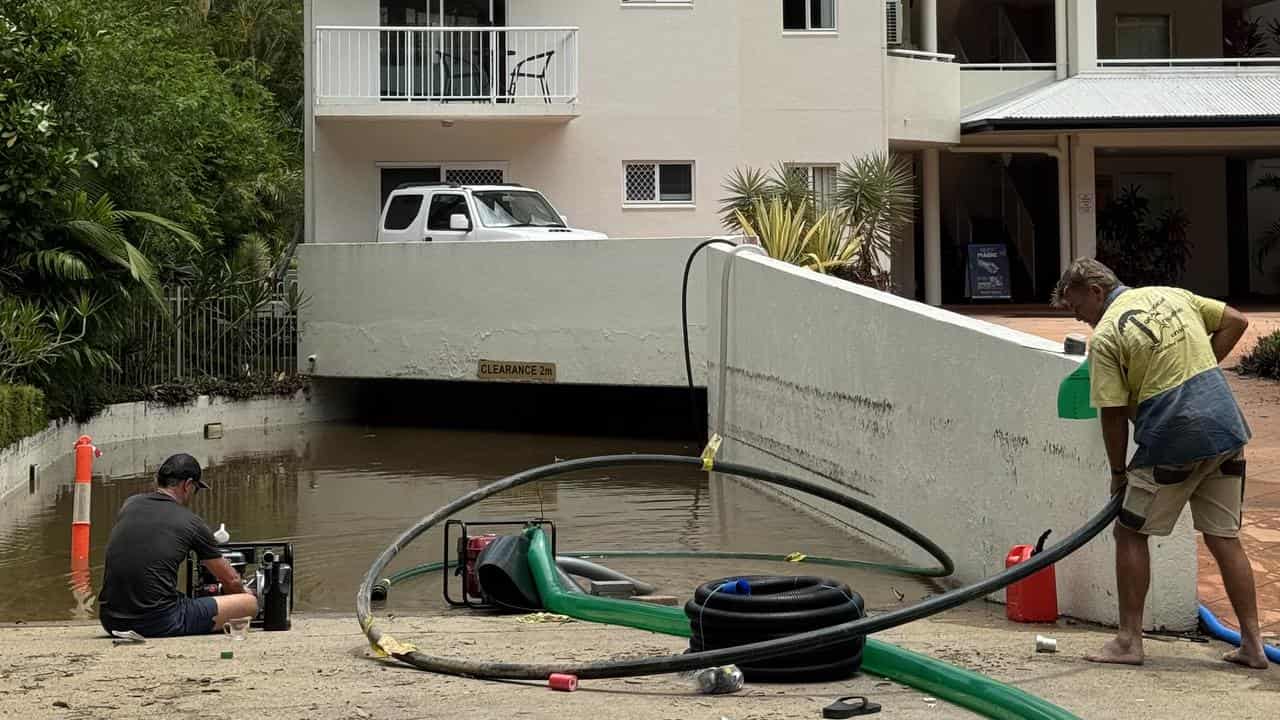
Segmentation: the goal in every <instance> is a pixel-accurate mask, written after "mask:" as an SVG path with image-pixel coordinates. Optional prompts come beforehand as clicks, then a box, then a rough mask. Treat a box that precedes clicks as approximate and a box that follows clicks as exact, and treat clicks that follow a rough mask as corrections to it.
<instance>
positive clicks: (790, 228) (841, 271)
mask: <svg viewBox="0 0 1280 720" xmlns="http://www.w3.org/2000/svg"><path fill="white" fill-rule="evenodd" d="M724 189H725V191H726V196H725V197H724V198H723V199H722V200H721V202H722V206H721V209H720V212H721V222H722V223H723V225H724V227H725V228H726V229H727V230H729V231H730V232H734V233H743V234H746V235H749V236H753V237H756V238H758V239H759V240H760V242H761V245H762V246H763V247H764V249H765V251H766V252H768V253H769V255H770V256H771V257H775V258H777V259H780V260H784V261H786V262H790V263H793V264H796V265H800V266H802V267H807V268H809V269H812V270H815V271H817V272H823V273H829V274H832V275H835V276H837V277H841V278H843V279H846V280H852V281H854V282H859V283H863V284H867V285H871V286H873V287H877V288H880V289H882V290H888V289H890V282H889V278H888V273H887V272H886V271H885V269H884V268H885V265H887V264H888V262H889V260H890V258H891V257H892V255H893V235H894V232H895V231H896V230H897V229H898V228H899V227H901V226H902V225H903V224H905V223H907V222H909V221H910V220H911V218H912V216H913V214H914V211H915V195H914V179H913V177H912V173H911V169H910V167H909V166H907V164H906V163H904V162H902V161H900V160H898V159H896V158H894V157H893V156H891V155H889V154H887V153H876V154H872V155H867V156H863V157H858V158H854V159H853V160H852V161H850V162H846V163H844V164H843V165H841V167H840V168H839V170H838V171H837V173H836V192H835V196H834V207H832V208H827V209H825V211H823V210H824V209H823V208H819V207H818V198H817V197H816V196H815V193H814V190H813V188H812V187H810V185H809V181H808V178H807V174H806V173H804V172H796V169H795V168H789V167H786V166H783V165H778V166H776V167H775V168H774V169H773V171H772V174H766V173H764V172H761V171H760V170H756V169H754V168H749V167H748V168H739V169H737V170H735V171H734V173H733V174H732V175H730V176H729V178H728V179H727V180H726V181H725V184H724Z"/></svg>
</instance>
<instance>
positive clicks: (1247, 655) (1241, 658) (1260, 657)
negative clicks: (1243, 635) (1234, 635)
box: [1222, 650, 1271, 670]
mask: <svg viewBox="0 0 1280 720" xmlns="http://www.w3.org/2000/svg"><path fill="white" fill-rule="evenodd" d="M1222 659H1223V660H1226V661H1227V662H1229V663H1235V664H1236V665H1243V666H1245V667H1247V668H1253V669H1254V670H1266V669H1267V668H1268V667H1270V666H1271V663H1270V662H1269V661H1268V660H1267V654H1266V653H1265V652H1263V651H1262V650H1252V651H1249V652H1246V651H1244V650H1233V651H1231V652H1229V653H1227V654H1226V655H1223V656H1222Z"/></svg>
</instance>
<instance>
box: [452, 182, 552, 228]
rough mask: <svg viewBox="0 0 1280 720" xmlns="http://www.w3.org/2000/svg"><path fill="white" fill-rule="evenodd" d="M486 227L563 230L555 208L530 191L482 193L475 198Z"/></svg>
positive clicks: (477, 208) (474, 196)
mask: <svg viewBox="0 0 1280 720" xmlns="http://www.w3.org/2000/svg"><path fill="white" fill-rule="evenodd" d="M472 197H473V198H475V201H476V213H477V214H478V215H480V222H481V223H482V224H484V226H485V227H499V228H505V227H564V222H563V221H562V220H561V219H560V216H559V215H558V214H556V211H555V209H554V208H552V207H551V205H550V203H548V202H547V201H546V199H545V198H543V197H542V196H541V195H539V194H538V193H536V192H530V191H528V190H482V191H480V192H477V193H475V194H473V195H472Z"/></svg>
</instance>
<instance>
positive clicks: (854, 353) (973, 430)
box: [707, 249, 1196, 630]
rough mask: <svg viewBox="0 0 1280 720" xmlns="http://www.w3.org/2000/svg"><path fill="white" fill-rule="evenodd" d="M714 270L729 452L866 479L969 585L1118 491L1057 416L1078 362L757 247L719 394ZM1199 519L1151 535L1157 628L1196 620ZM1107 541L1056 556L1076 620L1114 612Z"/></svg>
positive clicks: (732, 293) (856, 482)
mask: <svg viewBox="0 0 1280 720" xmlns="http://www.w3.org/2000/svg"><path fill="white" fill-rule="evenodd" d="M728 257H729V256H728V254H727V253H726V252H725V251H724V250H720V249H712V250H711V256H710V261H709V263H708V270H707V272H708V274H707V307H708V320H709V329H708V333H707V340H708V341H707V347H708V353H709V359H710V364H709V373H708V375H709V378H708V380H709V403H710V413H711V419H712V422H713V423H714V422H715V417H716V411H717V409H718V407H719V404H720V403H721V402H723V403H724V411H725V427H724V428H723V429H722V431H721V433H722V435H723V436H724V437H725V444H724V447H723V449H722V450H721V453H722V455H721V457H722V458H724V459H727V460H732V461H734V462H742V463H749V464H755V465H759V466H762V467H767V468H773V469H775V470H779V471H787V472H791V473H795V474H797V475H799V476H801V477H805V478H807V479H810V480H815V481H819V482H823V483H828V484H830V485H833V486H841V487H843V488H846V489H852V490H854V491H856V492H857V493H859V494H860V495H862V496H863V497H864V498H865V500H866V501H867V502H869V503H871V504H872V505H875V506H876V507H879V508H880V509H882V510H885V511H887V512H889V513H892V514H894V515H896V516H898V517H901V518H902V519H904V520H905V521H907V522H908V523H911V524H912V525H914V526H915V527H917V528H919V529H920V530H921V531H923V532H924V533H925V534H926V535H928V536H929V537H930V538H932V539H933V540H934V541H935V542H937V543H938V544H940V545H941V546H942V547H943V548H945V549H946V550H947V552H949V553H950V554H951V556H952V557H953V558H954V559H955V562H956V568H957V571H956V574H955V577H954V579H955V580H956V581H958V582H960V583H969V582H973V581H976V580H979V579H981V578H983V577H987V576H990V575H992V574H994V573H996V572H998V571H1000V570H1002V569H1003V568H1004V556H1005V554H1006V553H1007V552H1008V550H1009V548H1010V547H1012V546H1013V545H1015V544H1021V543H1033V542H1035V540H1036V538H1037V537H1038V536H1039V535H1040V533H1042V532H1043V531H1044V530H1046V529H1050V528H1051V529H1053V531H1054V534H1053V535H1052V536H1051V542H1052V541H1053V539H1055V538H1061V537H1063V536H1065V535H1066V534H1067V533H1069V532H1070V531H1072V530H1074V529H1075V528H1077V527H1079V526H1080V525H1082V524H1083V523H1084V522H1085V521H1086V520H1087V519H1088V518H1089V517H1091V516H1092V515H1093V514H1094V513H1096V512H1097V511H1098V510H1100V509H1101V508H1102V506H1103V505H1105V504H1106V502H1107V500H1108V491H1109V488H1108V483H1109V479H1108V475H1109V472H1108V464H1107V460H1106V454H1105V452H1104V449H1103V445H1102V438H1101V433H1100V431H1099V428H1098V425H1097V422H1096V421H1080V420H1075V421H1069V420H1061V419H1059V418H1058V417H1057V390H1058V384H1059V382H1060V381H1061V380H1062V378H1064V377H1066V376H1067V375H1068V374H1070V373H1071V372H1072V371H1073V370H1075V369H1076V368H1077V367H1078V363H1079V362H1080V358H1078V357H1070V356H1066V355H1063V354H1061V352H1060V351H1061V346H1060V345H1059V344H1057V343H1052V342H1049V341H1046V340H1043V339H1041V338H1037V337H1034V336H1031V335H1027V334H1023V333H1019V332H1017V331H1013V330H1009V329H1007V328H1002V327H999V326H995V325H991V324H988V323H985V322H982V321H980V320H975V319H972V318H967V317H963V316H960V315H956V314H954V313H950V312H946V311H943V310H940V309H937V308H932V307H929V306H925V305H921V304H919V303H915V302H912V301H909V300H904V299H902V298H899V297H896V296H893V295H888V294H885V293H880V292H877V291H874V290H871V289H869V288H865V287H862V286H857V285H853V284H851V283H846V282H842V281H839V280H835V279H832V278H828V277H825V276H820V275H817V274H815V273H812V272H809V271H805V270H801V269H799V268H796V267H793V266H791V265H787V264H785V263H781V262H778V261H775V260H771V259H768V258H762V257H759V256H757V255H752V254H743V255H739V256H738V257H736V258H734V259H733V260H732V263H733V267H732V275H731V279H730V285H729V291H728V297H727V303H728V306H729V313H730V314H729V320H728V323H727V327H728V331H729V338H728V346H727V347H728V350H727V358H726V362H727V367H728V372H727V379H726V383H725V387H724V388H720V387H719V381H718V379H717V376H718V373H719V369H720V368H719V363H720V362H721V359H720V357H719V333H720V312H721V307H722V302H724V301H725V300H723V299H722V298H721V296H720V294H721V278H722V271H723V269H724V266H725V263H726V262H727V261H728ZM803 502H804V503H806V504H808V506H809V507H811V508H812V509H813V510H814V511H815V512H819V513H824V514H827V515H828V516H830V517H833V518H834V519H836V520H837V521H840V522H845V523H848V524H850V525H852V526H853V527H855V528H858V529H859V530H861V531H865V532H866V533H868V534H869V535H871V536H872V537H875V538H880V539H882V540H883V541H884V542H886V543H887V544H888V545H889V546H891V547H895V548H898V549H900V550H902V553H903V554H904V555H905V556H907V557H909V558H911V559H913V560H917V561H919V562H922V563H923V562H929V558H928V556H927V555H925V554H924V553H923V552H921V551H919V550H913V551H907V550H905V549H903V548H902V546H901V544H902V542H903V541H901V540H900V539H899V538H897V537H896V536H893V535H892V533H891V532H890V531H888V530H886V529H884V528H881V527H879V526H878V525H876V524H874V523H872V522H870V521H867V520H864V519H862V518H861V517H858V516H850V515H848V514H846V512H845V511H843V510H841V509H840V508H836V507H834V506H832V505H830V504H829V503H826V502H824V501H817V500H812V499H808V498H806V499H805V500H804V501H803ZM1189 515H1190V514H1189V513H1184V515H1183V518H1182V520H1181V521H1180V523H1179V525H1178V527H1177V529H1176V530H1175V532H1174V534H1173V535H1172V536H1171V537H1169V538H1153V539H1152V543H1151V548H1152V558H1153V568H1152V569H1153V579H1152V588H1151V592H1150V594H1149V596H1148V603H1147V608H1148V622H1149V623H1150V625H1151V626H1155V627H1166V628H1170V629H1178V630H1185V629H1190V628H1192V627H1194V626H1195V610H1196V547H1195V543H1194V538H1193V535H1192V530H1191V522H1190V517H1189ZM1113 552H1114V545H1113V542H1112V539H1111V536H1110V533H1104V534H1103V535H1102V536H1100V537H1099V538H1098V539H1096V540H1094V541H1093V542H1092V543H1091V544H1090V545H1088V546H1086V547H1085V548H1084V549H1083V550H1081V551H1079V552H1077V553H1076V554H1075V555H1073V556H1071V557H1069V558H1067V559H1066V560H1064V561H1063V562H1061V563H1059V565H1058V567H1057V573H1058V597H1059V607H1060V610H1061V612H1062V613H1063V614H1065V615H1070V616H1074V617H1077V618H1082V619H1086V620H1092V621H1097V622H1103V623H1108V624H1114V623H1115V622H1116V620H1117V609H1116V601H1115V581H1114V570H1113V567H1114V565H1113Z"/></svg>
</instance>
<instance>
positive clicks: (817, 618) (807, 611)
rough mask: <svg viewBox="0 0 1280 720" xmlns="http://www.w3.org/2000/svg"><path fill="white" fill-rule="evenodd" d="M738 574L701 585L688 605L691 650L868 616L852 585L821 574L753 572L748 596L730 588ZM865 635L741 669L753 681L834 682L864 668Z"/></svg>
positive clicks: (748, 579)
mask: <svg viewBox="0 0 1280 720" xmlns="http://www.w3.org/2000/svg"><path fill="white" fill-rule="evenodd" d="M734 579H735V578H721V579H719V580H712V581H711V582H708V583H703V584H702V585H699V586H698V588H697V589H696V590H695V591H694V593H693V599H692V600H690V601H689V602H687V603H685V606H684V614H685V617H687V618H689V630H690V637H689V650H691V651H693V652H699V651H703V650H717V649H720V648H729V647H736V646H739V645H749V644H751V643H754V642H761V641H765V640H775V639H778V638H782V637H788V636H790V635H794V634H795V633H797V632H803V631H806V630H818V629H821V628H826V627H830V626H832V625H837V624H839V623H842V622H849V621H852V620H857V619H859V618H861V617H863V616H865V615H866V609H865V607H864V605H863V602H862V596H860V595H858V593H856V592H854V591H853V590H852V589H850V588H849V586H848V585H846V584H844V583H842V582H839V581H837V580H832V579H830V578H820V577H808V576H804V577H777V576H748V577H745V578H741V579H742V580H745V581H746V583H747V584H748V585H749V586H750V592H749V594H745V595H740V594H736V593H732V592H725V591H724V590H723V589H722V587H723V586H724V585H726V584H727V583H729V582H730V581H732V580H734ZM865 645H866V638H865V637H863V636H861V635H858V636H856V637H851V638H848V639H847V640H846V641H844V642H842V643H839V644H836V645H831V646H829V647H826V648H823V649H822V650H818V651H816V652H815V651H810V650H804V651H802V652H798V653H794V654H791V655H780V656H778V657H772V658H768V659H766V660H762V661H760V662H759V663H753V664H743V665H739V666H738V668H739V669H740V670H742V675H743V677H745V678H746V679H747V680H750V681H754V682H832V681H835V680H844V679H846V678H849V677H852V676H853V675H854V674H855V673H857V672H858V670H859V669H860V668H861V667H862V650H863V648H864V647H865Z"/></svg>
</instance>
